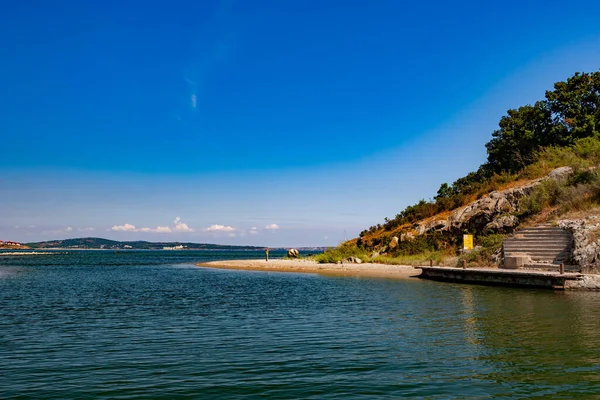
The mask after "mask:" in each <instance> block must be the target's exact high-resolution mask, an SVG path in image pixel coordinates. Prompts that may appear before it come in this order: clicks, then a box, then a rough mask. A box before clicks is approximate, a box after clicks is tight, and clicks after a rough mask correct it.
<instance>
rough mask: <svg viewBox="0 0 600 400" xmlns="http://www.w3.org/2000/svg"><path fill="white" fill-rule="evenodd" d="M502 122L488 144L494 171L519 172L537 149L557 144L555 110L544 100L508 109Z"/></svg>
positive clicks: (491, 167)
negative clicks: (549, 107)
mask: <svg viewBox="0 0 600 400" xmlns="http://www.w3.org/2000/svg"><path fill="white" fill-rule="evenodd" d="M499 126H500V129H498V130H496V131H494V132H493V133H492V140H490V141H489V142H488V143H487V144H486V145H485V147H486V148H487V153H488V162H487V164H488V165H487V168H488V169H489V170H491V171H492V172H496V173H500V172H518V171H520V170H521V169H523V167H525V166H527V165H529V164H531V163H532V162H533V161H534V159H535V152H536V150H538V149H539V148H540V147H542V146H548V145H552V144H554V143H553V142H554V140H553V136H552V132H553V127H554V123H553V121H552V114H551V112H550V110H549V109H548V107H547V103H546V102H544V101H538V102H537V103H535V105H533V106H531V105H526V106H523V107H519V108H518V109H516V110H515V109H512V110H508V115H505V116H503V117H502V119H501V120H500V123H499Z"/></svg>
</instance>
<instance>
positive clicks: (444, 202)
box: [317, 71, 600, 265]
mask: <svg viewBox="0 0 600 400" xmlns="http://www.w3.org/2000/svg"><path fill="white" fill-rule="evenodd" d="M491 136H492V139H491V140H490V141H489V142H488V143H487V144H486V145H485V147H486V151H487V161H486V162H485V163H484V164H482V165H481V166H479V168H478V169H477V170H475V171H473V172H470V173H469V174H467V175H465V176H464V177H461V178H459V179H457V180H455V181H454V182H453V183H451V184H449V183H443V184H441V186H440V188H439V190H438V191H437V194H436V195H435V197H434V198H433V199H430V200H425V199H421V200H420V201H418V202H417V203H416V204H414V205H410V206H408V207H406V208H405V209H404V210H402V211H401V212H399V213H398V214H397V215H396V216H394V217H391V218H385V219H384V222H383V223H379V224H376V225H373V226H371V227H369V228H368V229H366V230H364V231H362V232H361V233H360V235H359V237H358V238H356V239H352V240H350V241H347V242H344V243H342V244H341V245H340V246H338V247H337V248H335V249H330V250H329V251H327V252H325V253H324V254H322V255H319V256H318V257H317V260H318V261H320V262H337V261H343V260H344V259H347V258H348V257H359V258H361V260H363V261H371V262H386V263H408V264H410V263H411V262H410V260H417V262H419V263H423V261H427V260H429V259H433V260H434V262H436V263H437V264H448V263H450V264H456V263H457V262H458V263H461V264H462V263H464V262H467V263H477V264H479V265H480V264H485V263H490V262H491V261H490V259H491V258H492V256H493V255H494V254H495V253H496V252H497V251H498V249H499V248H500V246H501V243H502V239H503V237H504V236H503V234H504V233H506V231H503V230H502V229H497V230H496V231H493V230H492V231H490V230H489V229H486V230H485V231H483V230H480V229H479V228H473V227H463V228H461V229H458V230H456V229H455V230H452V229H448V230H446V231H443V232H440V231H436V230H433V229H429V230H427V231H425V232H417V231H416V228H417V227H418V226H419V225H422V224H423V221H430V220H436V219H440V218H444V217H445V218H447V217H448V216H449V215H450V214H452V213H453V212H455V210H457V209H459V208H461V207H465V206H467V205H468V204H470V203H473V202H474V201H476V200H478V199H481V198H483V197H486V196H488V194H490V192H494V191H499V190H506V189H510V188H517V187H521V186H525V185H528V184H530V183H531V182H532V181H535V180H537V179H540V178H542V177H544V176H546V175H547V174H548V173H550V171H552V170H553V169H555V168H559V167H569V168H570V169H569V171H571V172H570V173H569V174H568V177H567V178H566V179H547V180H544V181H542V182H541V183H540V184H539V185H536V186H535V187H534V188H533V189H532V190H531V191H530V192H528V193H527V195H526V196H524V198H522V199H520V201H519V204H518V210H516V211H514V212H512V213H507V215H506V216H507V217H510V218H514V220H518V221H519V224H529V223H536V222H544V221H552V220H553V219H556V218H558V217H560V216H562V215H565V214H567V213H569V212H582V211H583V212H591V211H590V210H594V209H596V208H600V174H599V172H598V171H597V170H596V167H597V166H598V165H600V71H596V72H592V73H576V74H574V75H573V76H571V77H569V78H568V79H567V80H566V81H563V82H557V83H555V84H554V89H553V90H549V91H547V92H546V94H545V98H544V99H542V100H540V101H538V102H536V103H535V104H533V105H524V106H521V107H519V108H516V109H511V110H508V112H507V114H506V115H505V116H503V117H502V118H501V120H500V122H499V127H498V129H497V130H495V131H494V132H492V134H491ZM509 214H510V215H509ZM512 228H514V227H512ZM462 234H474V235H475V245H476V250H475V251H472V252H470V253H468V254H462V255H460V257H459V256H458V254H459V252H458V249H459V247H460V243H461V240H462ZM398 238H400V240H398Z"/></svg>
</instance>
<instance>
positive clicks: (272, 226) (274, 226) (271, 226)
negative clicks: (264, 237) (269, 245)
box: [265, 224, 279, 230]
mask: <svg viewBox="0 0 600 400" xmlns="http://www.w3.org/2000/svg"><path fill="white" fill-rule="evenodd" d="M265 229H268V230H277V229H279V225H277V224H271V225H267V226H265Z"/></svg>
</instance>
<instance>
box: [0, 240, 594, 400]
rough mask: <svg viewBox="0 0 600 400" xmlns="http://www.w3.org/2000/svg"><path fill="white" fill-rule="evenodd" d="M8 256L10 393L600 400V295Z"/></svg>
mask: <svg viewBox="0 0 600 400" xmlns="http://www.w3.org/2000/svg"><path fill="white" fill-rule="evenodd" d="M240 257H245V258H252V257H256V258H260V257H262V253H258V252H257V253H248V252H244V253H237V254H236V253H232V252H136V251H132V252H120V253H112V252H69V253H66V254H65V253H63V254H51V255H36V256H0V398H3V399H10V398H35V399H47V398H53V399H73V398H111V399H130V398H143V399H150V398H157V399H158V398H165V399H167V398H169V399H177V398H190V399H211V398H214V399H227V398H240V399H246V398H249V399H250V398H273V399H280V398H281V399H298V398H302V399H336V398H339V399H363V398H364V399H369V398H394V399H395V398H402V397H425V398H456V397H458V398H482V399H483V398H489V397H498V398H502V397H512V398H525V397H539V398H542V397H555V398H556V397H559V398H560V397H562V398H573V397H578V398H581V397H597V396H600V293H553V292H548V291H541V290H526V289H507V288H493V287H483V286H467V285H458V284H445V283H437V282H428V281H420V280H417V279H412V280H385V279H371V278H369V279H366V278H362V279H359V278H342V277H324V276H318V275H302V274H287V273H265V272H248V271H231V270H215V269H205V268H198V267H195V266H194V265H193V263H194V262H198V261H205V260H211V259H212V260H214V259H219V258H240Z"/></svg>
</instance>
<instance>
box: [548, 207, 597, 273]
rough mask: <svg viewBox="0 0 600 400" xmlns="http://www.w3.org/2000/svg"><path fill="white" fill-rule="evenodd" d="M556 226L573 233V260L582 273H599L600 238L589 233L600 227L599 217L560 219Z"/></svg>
mask: <svg viewBox="0 0 600 400" xmlns="http://www.w3.org/2000/svg"><path fill="white" fill-rule="evenodd" d="M558 226H559V227H560V228H562V229H565V230H568V231H570V232H571V233H572V234H573V256H572V257H573V261H575V262H576V263H577V264H578V265H579V267H580V268H581V272H583V273H584V274H600V239H593V238H590V234H591V233H592V232H594V231H597V230H598V229H600V219H598V218H597V217H596V216H589V217H587V218H586V219H580V220H561V221H559V222H558Z"/></svg>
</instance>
